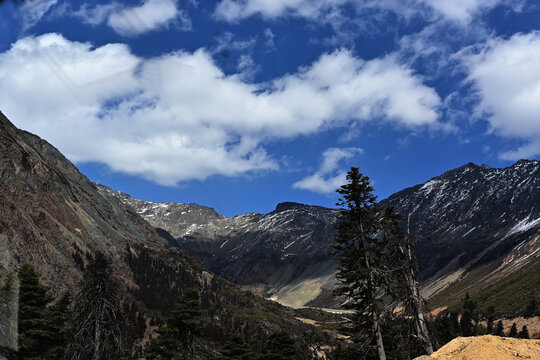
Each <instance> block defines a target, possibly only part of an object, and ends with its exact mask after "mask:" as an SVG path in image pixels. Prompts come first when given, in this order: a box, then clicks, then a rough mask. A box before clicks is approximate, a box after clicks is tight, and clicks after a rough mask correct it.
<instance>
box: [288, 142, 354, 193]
mask: <svg viewBox="0 0 540 360" xmlns="http://www.w3.org/2000/svg"><path fill="white" fill-rule="evenodd" d="M362 152H363V151H362V149H360V148H343V149H339V148H330V149H328V150H326V151H325V152H324V153H323V154H322V156H323V161H322V163H321V166H320V167H319V170H317V171H316V172H315V173H314V174H313V175H310V176H308V177H305V178H303V179H302V180H300V181H298V182H296V183H294V184H293V188H295V189H302V190H309V191H313V192H317V193H320V194H329V193H332V192H334V191H336V189H337V188H339V187H340V186H341V185H343V184H345V181H346V176H347V172H346V171H339V172H338V173H337V174H336V170H337V169H338V168H339V163H340V162H341V160H344V159H350V158H352V157H353V156H354V155H355V154H361V153H362Z"/></svg>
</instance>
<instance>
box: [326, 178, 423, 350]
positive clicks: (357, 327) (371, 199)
mask: <svg viewBox="0 0 540 360" xmlns="http://www.w3.org/2000/svg"><path fill="white" fill-rule="evenodd" d="M373 191H374V189H373V187H372V186H371V181H370V180H369V178H368V177H367V176H364V175H362V174H361V173H360V172H359V171H358V168H354V167H353V168H351V170H350V171H349V172H348V173H347V183H346V184H344V185H342V186H341V187H340V188H339V189H338V190H337V192H338V193H339V194H340V195H341V198H340V200H339V202H338V204H337V205H339V206H341V208H342V209H341V211H340V216H339V217H338V220H337V226H336V227H337V235H336V244H335V245H334V248H335V249H336V252H337V254H338V255H339V260H338V263H339V269H338V273H337V274H336V277H337V279H338V280H339V281H340V284H339V285H338V287H337V288H336V291H335V293H336V294H337V295H340V296H345V297H346V298H348V299H349V303H348V304H347V307H348V308H350V309H353V310H354V311H355V313H354V315H353V316H352V317H351V322H352V332H353V334H354V336H353V341H354V342H355V345H359V346H360V345H361V346H362V347H364V348H367V349H369V348H370V347H371V346H373V345H374V347H375V348H376V349H377V353H378V358H379V359H380V360H385V359H386V358H387V354H386V352H387V351H386V350H387V349H386V348H385V345H386V347H389V346H392V345H393V344H395V343H396V341H393V340H392V341H390V344H385V343H384V339H383V335H382V330H381V327H382V325H381V324H382V323H383V322H384V321H386V319H388V318H390V316H389V315H386V314H385V313H386V309H387V307H388V304H389V303H390V302H392V301H398V302H401V303H402V304H404V309H405V310H404V314H405V315H406V316H407V318H410V319H412V320H413V322H414V324H411V326H408V327H407V328H406V330H407V332H406V333H405V334H402V335H401V336H402V337H403V338H404V339H406V340H405V343H407V342H408V341H409V340H412V338H411V337H410V336H409V335H410V334H411V333H412V332H413V330H414V332H415V335H416V338H417V339H419V340H420V342H421V344H422V345H423V346H424V347H425V350H426V352H427V353H428V354H431V353H432V351H433V349H432V347H431V343H430V340H429V335H428V333H427V327H426V322H425V320H424V318H423V312H422V309H421V306H422V300H421V298H420V295H419V292H418V287H417V283H416V281H415V274H414V272H415V265H414V261H413V258H412V251H411V245H410V241H411V239H410V237H409V236H408V234H407V233H405V232H404V231H403V230H402V229H401V228H400V227H399V226H398V221H399V220H400V217H399V216H398V215H396V214H395V213H394V211H393V209H392V208H387V209H385V211H384V212H381V211H380V210H379V209H378V208H377V206H376V197H375V195H373ZM397 323H399V321H398V322H397ZM389 329H390V327H389ZM404 330H405V329H404ZM372 342H374V344H372ZM406 347H407V348H409V349H412V348H414V347H415V346H414V345H412V344H408V345H407V346H406ZM360 351H361V352H362V351H363V352H366V353H367V352H368V351H365V350H360Z"/></svg>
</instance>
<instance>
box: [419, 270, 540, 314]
mask: <svg viewBox="0 0 540 360" xmlns="http://www.w3.org/2000/svg"><path fill="white" fill-rule="evenodd" d="M497 267H498V263H496V262H493V263H490V264H487V265H484V266H482V267H479V268H477V269H475V270H472V271H471V272H470V273H469V274H468V275H467V277H466V278H465V279H463V280H461V281H459V282H457V283H453V284H450V286H449V287H448V288H447V289H445V290H444V291H442V292H441V293H439V294H438V295H437V296H435V297H434V298H433V299H431V300H430V301H429V303H428V305H429V308H437V307H439V306H448V308H449V310H450V311H453V312H454V311H458V310H459V308H460V306H461V304H460V302H461V298H462V297H463V296H464V295H465V293H466V292H469V294H470V297H471V299H472V300H474V301H475V302H476V303H477V304H478V310H479V312H480V313H482V314H486V313H487V310H488V308H489V307H494V308H495V310H496V311H495V314H496V315H501V316H521V315H527V316H530V308H529V311H527V308H528V307H530V306H531V302H532V299H534V301H535V302H536V301H538V298H537V296H538V295H537V294H538V293H540V262H539V261H537V262H533V263H531V264H528V265H525V266H524V267H523V268H521V269H520V270H518V271H516V272H514V273H512V274H510V275H507V276H505V277H503V278H501V279H498V280H493V281H492V282H489V283H485V279H484V278H485V277H486V276H487V275H489V274H490V273H491V272H492V271H494V270H495V269H496V268H497ZM535 296H536V297H535ZM527 313H528V314H527ZM534 313H536V314H538V310H536V311H535V312H534Z"/></svg>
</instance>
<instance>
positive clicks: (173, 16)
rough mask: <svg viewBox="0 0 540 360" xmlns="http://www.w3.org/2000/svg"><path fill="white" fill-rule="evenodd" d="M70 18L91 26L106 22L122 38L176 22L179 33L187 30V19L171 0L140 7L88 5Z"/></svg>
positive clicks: (151, 1)
mask: <svg viewBox="0 0 540 360" xmlns="http://www.w3.org/2000/svg"><path fill="white" fill-rule="evenodd" d="M72 15H74V16H76V17H78V18H80V19H81V20H82V21H83V22H85V23H87V24H91V25H99V24H102V23H104V22H106V23H107V25H109V26H110V27H111V28H112V29H113V30H114V31H116V32H117V33H118V34H120V35H123V36H136V35H140V34H143V33H147V32H150V31H154V30H157V29H160V28H163V27H166V26H168V25H169V24H170V23H171V22H173V21H176V22H177V23H178V24H180V26H181V28H182V29H183V30H189V29H191V21H190V20H189V18H188V17H187V16H186V15H185V14H184V13H183V12H182V11H181V10H179V9H178V8H177V6H176V3H175V1H174V0H145V1H144V2H143V3H142V4H141V5H139V6H135V7H125V5H123V4H120V3H118V2H111V3H109V4H101V5H96V6H90V5H88V4H84V5H83V6H81V8H80V9H78V10H77V11H74V12H73V13H72Z"/></svg>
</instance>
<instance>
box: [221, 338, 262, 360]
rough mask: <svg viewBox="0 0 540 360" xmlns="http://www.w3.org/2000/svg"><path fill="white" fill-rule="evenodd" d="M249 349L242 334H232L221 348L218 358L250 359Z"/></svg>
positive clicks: (231, 359)
mask: <svg viewBox="0 0 540 360" xmlns="http://www.w3.org/2000/svg"><path fill="white" fill-rule="evenodd" d="M253 358H254V356H253V353H252V352H251V349H250V348H249V347H248V346H247V345H246V343H245V342H244V339H243V338H242V335H240V334H234V335H233V336H231V338H230V339H229V341H228V342H227V344H225V346H224V347H223V350H221V357H220V360H252V359H253Z"/></svg>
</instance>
